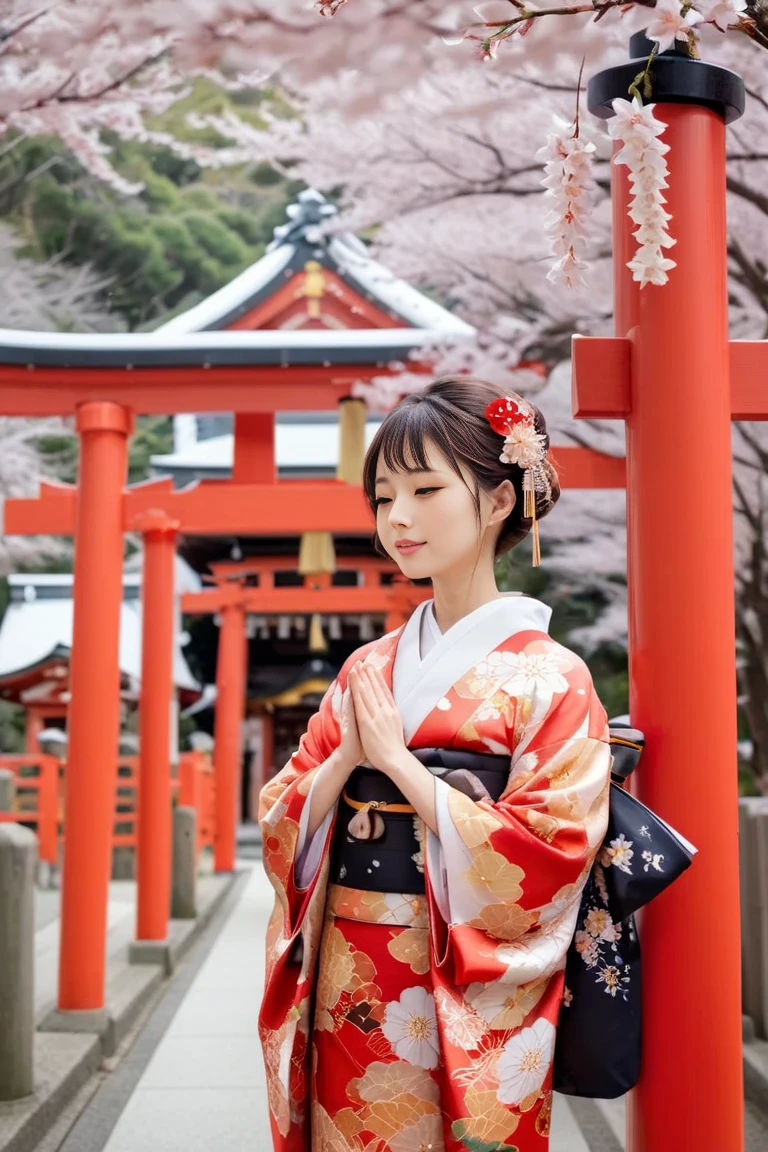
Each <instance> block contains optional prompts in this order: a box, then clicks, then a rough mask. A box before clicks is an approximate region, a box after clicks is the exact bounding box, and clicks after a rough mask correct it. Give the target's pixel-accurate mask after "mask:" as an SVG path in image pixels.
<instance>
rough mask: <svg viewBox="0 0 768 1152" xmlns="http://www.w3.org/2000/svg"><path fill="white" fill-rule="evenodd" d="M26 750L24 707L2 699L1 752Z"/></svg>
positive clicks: (0, 710) (0, 723)
mask: <svg viewBox="0 0 768 1152" xmlns="http://www.w3.org/2000/svg"><path fill="white" fill-rule="evenodd" d="M23 751H24V709H23V708H20V707H19V705H18V704H11V703H10V702H9V701H8V700H0V752H5V753H17V752H23Z"/></svg>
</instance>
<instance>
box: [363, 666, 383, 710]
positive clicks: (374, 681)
mask: <svg viewBox="0 0 768 1152" xmlns="http://www.w3.org/2000/svg"><path fill="white" fill-rule="evenodd" d="M366 680H367V682H368V686H369V688H370V692H371V696H372V697H373V699H374V700H375V701H376V704H377V706H378V707H379V708H382V707H383V706H384V705H385V704H386V703H387V698H386V696H385V695H384V693H383V692H382V690H381V684H380V683H379V675H377V671H376V669H375V668H366Z"/></svg>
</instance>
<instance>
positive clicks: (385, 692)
mask: <svg viewBox="0 0 768 1152" xmlns="http://www.w3.org/2000/svg"><path fill="white" fill-rule="evenodd" d="M376 683H377V684H378V686H379V690H380V692H381V694H382V696H383V698H384V699H385V700H386V701H387V703H388V704H391V705H392V706H393V707H395V708H396V707H397V705H396V704H395V697H394V696H393V695H392V689H391V688H390V686H389V684H387V682H386V680H385V679H384V673H383V672H382V670H381V668H377V669H376Z"/></svg>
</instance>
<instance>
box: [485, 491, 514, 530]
mask: <svg viewBox="0 0 768 1152" xmlns="http://www.w3.org/2000/svg"><path fill="white" fill-rule="evenodd" d="M491 501H492V504H491V515H490V517H489V520H488V523H489V524H501V523H502V522H503V521H504V520H506V518H507V516H509V514H510V512H511V511H512V509H513V508H514V506H515V504H516V503H517V495H516V493H515V487H514V484H513V483H512V481H511V480H502V482H501V484H499V486H498V488H496V489H495V491H494V492H493V493H492V494H491Z"/></svg>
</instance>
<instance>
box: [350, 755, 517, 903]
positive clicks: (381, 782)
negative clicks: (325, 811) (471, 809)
mask: <svg viewBox="0 0 768 1152" xmlns="http://www.w3.org/2000/svg"><path fill="white" fill-rule="evenodd" d="M411 751H412V752H413V755H414V756H415V757H416V759H417V760H420V761H421V763H422V764H424V766H425V767H427V768H428V769H429V770H430V772H432V774H433V775H434V776H438V777H439V778H440V779H442V780H445V782H446V783H447V784H450V785H451V786H452V787H453V788H456V789H457V790H458V791H460V792H464V793H465V794H466V795H468V796H471V797H472V799H473V800H480V799H482V798H486V799H488V798H489V799H491V800H494V801H495V800H498V799H499V797H500V796H501V794H502V792H503V791H504V788H505V787H506V784H507V780H508V779H509V765H510V758H509V756H494V755H490V754H488V753H484V752H467V751H464V750H462V749H456V748H418V749H412V750H411ZM344 791H345V792H346V794H347V796H348V797H349V798H350V799H352V800H355V801H356V802H357V803H358V804H365V803H367V802H368V801H371V800H376V801H379V802H383V803H386V804H407V803H408V801H407V800H406V798H405V796H403V794H402V792H401V791H400V789H399V788H398V787H397V785H396V784H394V783H393V782H392V780H390V778H389V777H388V776H386V775H385V774H384V773H383V772H379V771H378V769H376V768H367V767H363V766H361V767H358V768H355V770H354V771H353V772H352V773H351V775H350V777H349V779H348V780H347V784H346V788H345V790H344ZM357 812H358V809H356V808H353V807H352V805H350V804H348V803H347V802H346V801H345V799H344V797H343V795H342V796H340V797H339V808H338V815H337V819H336V827H335V829H334V835H333V844H332V847H331V871H330V877H329V879H330V882H331V884H343V885H344V886H345V887H347V888H360V889H362V890H363V891H371V892H406V893H408V894H409V895H419V894H422V893H423V892H424V871H423V864H422V865H421V868H419V867H417V863H416V861H417V860H418V861H419V863H421V845H420V844H419V842H418V840H417V839H416V824H415V821H414V815H415V814H414V813H411V812H387V811H383V812H381V813H380V815H381V817H382V818H383V821H384V835H383V836H381V837H380V838H379V839H378V840H372V839H371V840H356V839H355V837H354V836H351V835H350V834H349V832H348V830H347V829H348V825H349V822H350V820H351V819H352V818H353V816H355V815H356V813H357Z"/></svg>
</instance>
